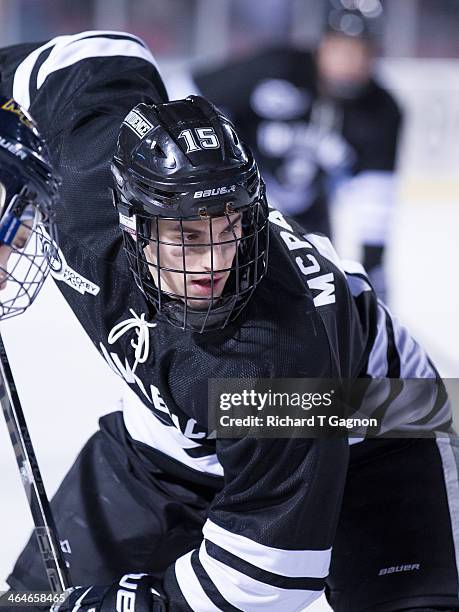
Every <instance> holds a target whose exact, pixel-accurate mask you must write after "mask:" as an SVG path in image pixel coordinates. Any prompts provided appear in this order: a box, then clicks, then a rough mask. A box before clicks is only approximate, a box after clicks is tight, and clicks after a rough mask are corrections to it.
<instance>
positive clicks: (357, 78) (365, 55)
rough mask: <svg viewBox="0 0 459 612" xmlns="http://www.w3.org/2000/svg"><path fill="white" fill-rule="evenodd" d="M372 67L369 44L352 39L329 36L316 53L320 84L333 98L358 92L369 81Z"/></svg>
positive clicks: (336, 35) (324, 39) (334, 35)
mask: <svg viewBox="0 0 459 612" xmlns="http://www.w3.org/2000/svg"><path fill="white" fill-rule="evenodd" d="M371 63H372V57H371V49H370V46H369V43H368V42H367V41H365V40H362V39H357V38H351V37H350V36H343V35H339V34H331V35H327V36H325V37H324V38H323V40H322V41H321V43H320V45H319V48H318V50H317V67H318V71H319V80H320V83H321V86H322V88H323V89H324V90H325V92H326V93H329V94H330V95H331V96H333V95H334V94H336V96H337V97H340V93H341V94H343V95H342V97H346V94H349V97H351V94H352V92H355V91H359V90H360V89H361V88H362V87H363V86H364V85H365V84H366V83H367V82H368V80H369V78H370V74H371Z"/></svg>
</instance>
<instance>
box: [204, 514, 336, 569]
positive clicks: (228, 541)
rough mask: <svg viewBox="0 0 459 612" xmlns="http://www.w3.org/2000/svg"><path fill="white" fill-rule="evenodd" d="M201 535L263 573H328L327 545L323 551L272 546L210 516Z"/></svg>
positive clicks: (329, 551) (328, 557) (328, 550)
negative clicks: (217, 523) (231, 528)
mask: <svg viewBox="0 0 459 612" xmlns="http://www.w3.org/2000/svg"><path fill="white" fill-rule="evenodd" d="M203 534H204V537H205V538H206V539H207V540H209V541H211V542H213V543H214V544H217V545H218V546H220V547H221V548H224V549H225V550H227V551H228V552H230V553H232V554H233V555H236V556H237V557H239V558H240V559H243V560H244V561H247V562H248V563H251V564H252V565H255V566H256V567H259V568H261V569H263V570H266V571H267V572H272V573H274V574H279V575H280V576H288V577H291V578H303V577H306V578H325V577H326V576H327V575H328V570H329V567H330V559H331V548H328V549H326V550H283V549H281V548H272V547H271V546H266V545H264V544H259V543H258V542H255V541H254V540H251V539H250V538H247V537H245V536H242V535H239V534H237V533H232V532H231V531H227V530H226V529H223V528H222V527H220V526H219V525H216V524H215V523H214V522H213V521H211V520H210V519H207V521H206V522H205V524H204V527H203Z"/></svg>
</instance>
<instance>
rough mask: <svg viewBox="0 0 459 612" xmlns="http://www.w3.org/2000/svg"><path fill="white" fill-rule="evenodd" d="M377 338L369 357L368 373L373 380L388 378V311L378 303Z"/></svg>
mask: <svg viewBox="0 0 459 612" xmlns="http://www.w3.org/2000/svg"><path fill="white" fill-rule="evenodd" d="M376 328H377V332H376V338H375V340H374V342H373V346H372V348H371V352H370V355H369V357H368V368H367V373H368V374H369V375H370V376H371V377H372V378H385V377H386V376H387V370H388V367H389V366H388V363H387V345H388V338H387V327H386V311H385V310H384V308H383V307H382V306H381V304H379V303H378V318H377V323H376Z"/></svg>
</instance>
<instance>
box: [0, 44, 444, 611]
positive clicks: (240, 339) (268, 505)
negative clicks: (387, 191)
mask: <svg viewBox="0 0 459 612" xmlns="http://www.w3.org/2000/svg"><path fill="white" fill-rule="evenodd" d="M0 70H1V82H0V89H1V91H2V93H3V94H5V95H8V96H11V95H13V96H14V97H15V98H16V100H17V102H19V103H20V104H21V105H22V106H24V107H25V108H27V109H29V110H30V112H31V113H32V115H33V116H34V117H35V118H36V120H37V122H38V124H39V126H40V129H41V131H42V133H43V134H44V136H45V137H46V139H47V141H48V144H49V147H50V150H51V154H52V157H53V160H54V163H55V165H56V168H57V170H58V171H59V172H60V174H61V175H62V178H63V186H62V197H61V201H60V204H59V207H58V211H57V223H58V227H59V234H60V246H61V250H60V261H59V263H58V264H57V265H56V266H55V269H54V271H53V276H54V278H55V279H56V281H57V282H58V285H59V287H60V289H61V291H62V292H63V294H64V296H65V298H66V299H67V301H68V302H69V304H70V305H71V307H72V309H73V310H74V312H75V314H76V316H77V317H78V318H79V320H80V322H81V324H82V326H83V327H84V329H85V330H86V332H87V333H88V334H89V336H90V338H91V340H92V341H93V343H94V345H95V346H96V348H97V349H98V351H99V352H100V353H101V354H102V355H103V357H104V358H105V360H106V361H107V362H108V364H109V366H110V367H111V368H112V369H113V370H114V371H115V372H116V373H117V374H119V375H121V376H122V377H123V378H124V379H125V381H126V383H127V384H126V388H127V392H126V398H125V405H124V420H125V425H126V429H127V431H128V432H129V434H130V436H131V439H132V444H133V446H134V447H136V448H137V450H138V452H139V453H144V455H145V456H148V459H149V460H151V461H153V462H157V463H158V464H160V465H161V468H162V469H163V470H166V471H169V472H170V473H171V474H176V475H180V477H182V478H187V479H189V480H192V481H195V482H197V483H202V484H206V485H208V486H212V487H214V488H215V490H216V491H217V493H216V496H215V499H214V501H213V503H212V505H211V507H210V511H209V516H208V520H207V522H206V524H205V526H204V529H203V542H202V545H201V547H200V548H199V549H198V550H195V551H190V552H189V553H188V554H186V555H184V556H183V557H181V558H179V559H178V560H177V561H176V562H175V563H174V564H173V565H172V566H171V567H170V568H169V569H168V571H167V573H166V577H165V580H164V591H165V593H166V595H167V597H168V599H169V602H170V605H171V609H173V610H183V611H187V612H188V611H189V610H190V609H191V610H196V611H199V612H202V611H203V610H208V611H217V610H255V609H263V610H265V609H267V610H279V611H281V610H282V611H285V610H301V609H302V608H304V607H306V606H307V605H309V603H311V602H312V601H313V600H314V599H316V598H317V597H318V596H319V595H320V594H321V592H322V591H323V588H324V580H325V577H326V576H327V572H328V567H329V563H330V557H331V548H332V544H333V536H334V531H335V526H336V521H337V516H338V512H339V507H340V501H341V494H342V489H343V484H344V481H345V476H346V469H347V457H348V445H347V441H346V440H345V439H343V438H336V439H333V440H312V439H311V440H307V439H276V440H266V439H264V440H258V439H252V438H243V439H240V440H232V439H226V440H219V439H217V440H215V439H214V438H213V437H212V435H210V433H211V432H209V430H208V426H207V385H208V380H209V378H213V377H218V378H231V377H233V378H248V379H257V378H277V377H278V378H296V377H304V378H331V377H335V378H336V377H338V378H349V379H353V378H356V377H359V376H366V377H374V378H384V377H388V376H390V377H395V378H397V377H403V378H410V377H432V378H435V377H436V372H435V370H434V368H433V366H432V365H431V364H430V362H429V360H428V357H427V356H426V354H425V353H424V351H423V350H422V349H421V348H420V347H419V346H418V345H417V344H416V342H415V341H414V340H413V339H412V338H411V337H410V336H409V335H408V334H407V332H406V330H405V329H404V328H403V327H402V326H400V324H399V323H398V322H397V321H396V320H395V319H394V318H393V317H392V316H391V315H390V313H389V312H388V311H387V309H386V308H385V307H384V306H383V305H382V304H381V303H378V301H377V299H376V297H375V295H374V293H373V291H372V289H371V286H370V284H369V283H368V280H367V279H366V276H365V274H364V272H363V270H362V269H361V268H359V267H353V268H352V267H351V269H349V271H348V272H346V271H345V267H344V266H343V264H342V262H340V261H339V259H338V257H337V255H336V253H335V252H334V251H333V248H332V247H331V244H330V242H329V241H328V239H326V238H324V237H322V236H317V235H312V234H311V235H307V236H303V235H302V234H301V233H300V232H298V228H297V227H296V226H295V225H294V224H292V223H291V222H290V221H289V220H288V219H286V218H285V217H284V216H283V215H282V214H281V213H279V212H278V211H277V210H272V211H271V214H270V221H271V230H270V232H271V246H270V264H269V270H268V274H267V277H266V278H265V279H264V281H263V282H262V283H261V284H260V286H259V287H258V288H257V290H256V292H255V294H254V296H253V297H252V300H251V301H250V302H249V305H248V306H247V308H246V310H245V312H244V315H243V317H242V318H241V319H240V320H238V321H237V322H235V323H234V324H232V325H231V326H229V327H228V328H226V329H225V330H223V331H221V332H218V333H217V332H215V333H211V334H196V333H193V332H191V331H181V330H179V329H176V328H174V327H172V326H171V325H169V324H167V323H165V322H164V321H161V320H159V319H158V318H157V317H156V316H155V314H154V313H153V314H152V313H151V309H150V307H149V306H148V305H147V304H146V303H145V300H144V298H143V296H142V295H141V294H140V292H139V290H138V289H137V287H136V286H135V284H134V281H133V279H132V277H131V275H130V273H129V270H128V266H127V262H126V261H125V258H124V254H123V252H122V238H121V232H120V230H119V227H118V218H117V214H116V211H115V209H114V207H113V206H112V203H111V197H110V192H109V188H110V187H111V184H112V180H111V175H110V171H109V162H110V159H111V157H112V154H113V151H114V147H115V141H116V135H117V132H118V129H119V126H120V123H121V121H122V120H123V118H124V117H125V115H126V114H127V113H128V111H129V110H130V109H131V108H132V107H133V106H134V105H136V104H138V103H139V102H142V101H143V102H146V103H152V102H162V101H165V100H166V92H165V90H164V87H163V84H162V81H161V78H160V77H159V74H158V71H157V68H156V66H155V63H154V60H153V57H152V56H151V53H150V52H149V50H148V49H146V48H145V46H144V44H143V43H142V41H140V40H139V39H137V38H136V37H133V36H130V35H128V34H122V33H113V32H86V33H83V34H79V35H75V36H62V37H58V38H56V39H53V40H52V41H49V42H48V43H45V44H43V45H37V44H35V45H20V46H16V47H11V48H9V49H5V50H3V51H2V52H1V53H0ZM128 387H129V388H128ZM397 401H398V402H399V405H400V406H401V407H403V394H399V396H398V398H397ZM432 403H434V404H436V408H437V409H436V412H435V415H436V419H437V421H436V424H437V425H441V424H445V423H448V422H449V418H450V416H449V410H448V406H447V402H446V400H445V398H444V396H443V395H442V391H441V385H439V391H438V394H437V395H436V397H435V398H432V397H429V398H428V400H426V401H425V402H420V403H419V406H417V407H415V408H413V407H411V410H410V411H409V419H408V420H407V418H406V414H405V413H404V412H403V410H399V411H397V410H394V414H395V416H394V420H395V425H396V426H398V427H403V426H407V427H409V426H410V424H412V423H413V422H416V421H419V420H422V419H424V421H423V422H424V426H425V427H426V429H428V428H429V427H431V424H430V423H429V422H428V419H427V420H426V419H425V418H424V417H425V415H426V414H428V413H429V412H430V411H431V409H432V405H431V404H432ZM377 407H378V406H377V405H375V409H377ZM147 451H148V452H147Z"/></svg>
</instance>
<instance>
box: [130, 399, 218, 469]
mask: <svg viewBox="0 0 459 612" xmlns="http://www.w3.org/2000/svg"><path fill="white" fill-rule="evenodd" d="M123 418H124V424H125V426H126V429H127V431H128V432H129V435H130V436H131V438H133V439H134V440H137V441H138V442H143V444H147V445H148V446H151V447H152V448H155V449H156V450H159V451H161V452H162V453H164V454H165V455H167V456H169V457H172V458H173V459H176V460H177V461H180V462H181V463H183V464H185V465H186V466H188V467H190V468H192V469H194V470H197V471H198V472H203V473H205V474H212V475H213V476H223V467H222V465H221V464H220V462H219V461H218V458H217V455H216V454H215V453H212V454H211V455H205V456H203V457H190V456H189V455H188V454H187V453H186V452H185V449H193V448H198V447H199V446H200V445H199V444H198V443H197V442H195V441H194V440H191V439H190V438H187V437H186V436H185V435H184V434H183V433H182V432H181V431H180V430H179V429H178V428H176V427H174V426H172V427H171V426H167V425H164V424H163V423H161V421H160V420H159V419H158V418H156V416H155V415H154V414H153V413H152V411H151V410H150V409H149V408H148V406H146V405H145V404H143V403H142V402H141V400H140V399H139V398H138V397H137V395H135V393H134V392H133V391H128V390H126V392H125V393H124V395H123Z"/></svg>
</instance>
